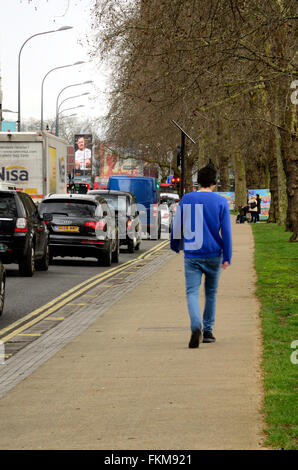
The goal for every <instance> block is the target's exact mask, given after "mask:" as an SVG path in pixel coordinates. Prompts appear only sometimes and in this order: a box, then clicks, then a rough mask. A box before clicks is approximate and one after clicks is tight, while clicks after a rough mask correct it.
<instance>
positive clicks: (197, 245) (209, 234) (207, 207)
mask: <svg viewBox="0 0 298 470" xmlns="http://www.w3.org/2000/svg"><path fill="white" fill-rule="evenodd" d="M183 235H184V236H183ZM181 239H184V244H183V245H184V246H183V249H184V256H185V257H186V258H213V257H216V256H221V255H222V256H223V260H222V262H223V263H224V262H226V261H228V263H231V258H232V233H231V219H230V210H229V206H228V202H227V200H226V199H225V198H224V197H223V196H220V195H219V194H215V193H212V192H207V191H198V192H193V193H188V194H185V196H183V198H182V199H181V201H180V204H179V207H178V208H177V211H176V214H175V218H174V222H173V227H172V232H171V249H172V250H173V251H175V252H176V253H179V251H180V246H181Z"/></svg>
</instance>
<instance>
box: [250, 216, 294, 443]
mask: <svg viewBox="0 0 298 470" xmlns="http://www.w3.org/2000/svg"><path fill="white" fill-rule="evenodd" d="M252 229H253V234H254V239H255V269H256V272H257V278H258V282H257V292H256V293H257V296H258V299H259V301H260V303H261V311H260V315H261V321H262V335H263V358H262V368H263V373H264V392H265V396H264V414H265V421H266V429H265V434H266V441H265V445H266V446H270V447H272V448H274V449H287V450H293V449H298V416H297V415H298V412H297V389H298V386H297V385H298V384H297V372H298V328H297V326H298V321H297V317H298V307H297V300H298V288H297V286H298V275H297V273H298V246H297V244H296V243H289V242H288V239H289V233H286V232H285V231H284V227H280V226H279V225H277V224H255V225H252ZM294 341H297V343H296V344H295V343H294Z"/></svg>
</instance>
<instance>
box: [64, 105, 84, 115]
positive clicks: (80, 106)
mask: <svg viewBox="0 0 298 470" xmlns="http://www.w3.org/2000/svg"><path fill="white" fill-rule="evenodd" d="M84 106H85V105H84V104H79V105H78V106H74V107H73V108H66V109H62V111H59V113H58V114H62V113H64V112H65V111H70V110H71V109H77V108H84Z"/></svg>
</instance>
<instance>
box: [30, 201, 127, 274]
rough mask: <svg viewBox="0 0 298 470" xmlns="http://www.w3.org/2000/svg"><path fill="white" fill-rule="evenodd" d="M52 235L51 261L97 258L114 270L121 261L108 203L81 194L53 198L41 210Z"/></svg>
mask: <svg viewBox="0 0 298 470" xmlns="http://www.w3.org/2000/svg"><path fill="white" fill-rule="evenodd" d="M39 213H40V214H41V216H42V217H43V218H45V217H46V216H47V217H48V218H49V216H50V217H51V221H50V222H49V221H48V222H47V224H48V229H49V232H50V257H51V258H52V257H54V256H62V257H64V256H74V257H77V256H78V257H81V258H88V257H95V258H97V260H98V263H99V264H102V265H104V266H110V265H111V263H112V261H114V262H116V263H118V261H119V237H118V227H117V225H116V223H115V220H114V217H113V214H112V213H111V211H110V208H109V206H108V204H107V202H106V200H105V199H103V198H102V197H101V196H91V195H90V196H89V195H86V194H84V195H81V194H50V195H48V196H47V197H46V198H45V199H43V201H42V203H41V204H40V206H39Z"/></svg>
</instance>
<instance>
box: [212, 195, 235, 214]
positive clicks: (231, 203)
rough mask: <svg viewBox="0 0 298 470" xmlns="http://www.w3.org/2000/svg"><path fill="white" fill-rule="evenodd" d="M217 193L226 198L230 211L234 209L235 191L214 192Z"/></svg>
mask: <svg viewBox="0 0 298 470" xmlns="http://www.w3.org/2000/svg"><path fill="white" fill-rule="evenodd" d="M216 194H219V195H220V196H223V197H225V198H226V200H227V201H228V204H229V209H230V211H232V210H234V208H235V193H234V192H222V193H216Z"/></svg>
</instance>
